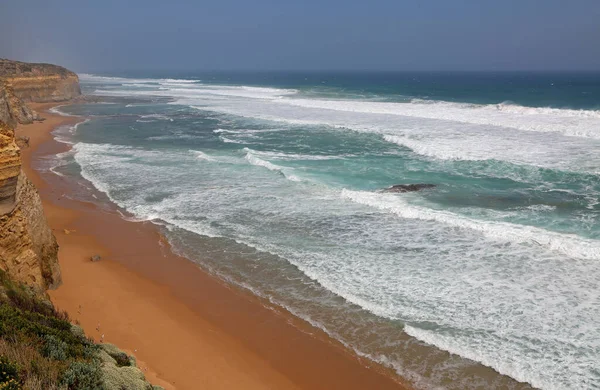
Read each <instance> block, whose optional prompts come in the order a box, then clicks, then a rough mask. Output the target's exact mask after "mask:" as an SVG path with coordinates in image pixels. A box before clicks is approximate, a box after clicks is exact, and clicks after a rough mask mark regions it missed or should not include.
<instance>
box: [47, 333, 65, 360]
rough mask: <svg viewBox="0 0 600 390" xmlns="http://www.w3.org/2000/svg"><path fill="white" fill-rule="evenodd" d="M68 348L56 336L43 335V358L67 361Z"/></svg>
mask: <svg viewBox="0 0 600 390" xmlns="http://www.w3.org/2000/svg"><path fill="white" fill-rule="evenodd" d="M68 348H69V346H68V345H67V343H65V342H64V341H62V340H60V339H58V338H57V337H56V336H53V335H50V334H47V335H44V347H43V348H42V353H43V355H44V356H46V357H48V358H50V359H54V360H65V359H67V349H68Z"/></svg>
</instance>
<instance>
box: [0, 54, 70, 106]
mask: <svg viewBox="0 0 600 390" xmlns="http://www.w3.org/2000/svg"><path fill="white" fill-rule="evenodd" d="M0 78H3V79H4V80H5V81H6V82H7V83H8V84H9V85H10V87H12V89H13V91H14V95H15V96H16V97H18V98H19V99H21V100H23V101H25V102H60V101H64V100H70V99H73V98H75V97H77V96H79V95H81V89H80V87H79V77H77V75H76V74H75V73H73V72H71V71H69V70H67V69H65V68H63V67H61V66H57V65H51V64H30V63H26V62H19V61H10V60H5V59H0Z"/></svg>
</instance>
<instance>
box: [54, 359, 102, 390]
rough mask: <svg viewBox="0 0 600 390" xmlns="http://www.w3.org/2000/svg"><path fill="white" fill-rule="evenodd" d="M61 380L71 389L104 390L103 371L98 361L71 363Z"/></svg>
mask: <svg viewBox="0 0 600 390" xmlns="http://www.w3.org/2000/svg"><path fill="white" fill-rule="evenodd" d="M61 382H62V383H63V384H64V385H66V386H67V387H68V388H69V389H70V390H104V385H103V382H102V371H101V370H100V367H99V366H98V364H96V363H85V362H73V363H71V365H70V366H69V368H68V369H67V370H66V371H65V373H64V374H63V377H62V381H61Z"/></svg>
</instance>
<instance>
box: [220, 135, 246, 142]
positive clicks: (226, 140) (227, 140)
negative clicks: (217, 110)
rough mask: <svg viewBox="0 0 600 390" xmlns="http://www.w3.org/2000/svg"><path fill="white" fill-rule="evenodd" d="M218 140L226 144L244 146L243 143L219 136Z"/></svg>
mask: <svg viewBox="0 0 600 390" xmlns="http://www.w3.org/2000/svg"><path fill="white" fill-rule="evenodd" d="M219 139H220V140H221V141H223V142H225V143H227V144H245V143H246V142H245V141H239V140H235V139H231V138H227V137H224V136H222V135H220V136H219Z"/></svg>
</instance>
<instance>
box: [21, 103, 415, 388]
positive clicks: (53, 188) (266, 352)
mask: <svg viewBox="0 0 600 390" xmlns="http://www.w3.org/2000/svg"><path fill="white" fill-rule="evenodd" d="M51 106H52V105H50V104H34V105H32V107H33V108H34V109H35V110H37V111H38V112H40V114H41V115H42V116H43V117H45V118H46V120H45V121H44V122H41V123H35V124H32V125H21V126H19V128H18V129H17V135H25V136H28V137H30V147H29V148H27V149H24V150H23V151H22V156H23V164H24V169H25V171H26V173H27V176H28V177H29V178H30V179H31V180H32V181H33V182H34V184H35V185H36V186H37V188H38V189H39V192H40V195H41V197H42V200H43V204H44V211H45V213H46V216H47V218H48V222H49V224H50V226H51V228H52V230H53V232H54V234H55V235H56V238H57V240H58V243H59V246H60V251H59V260H60V266H61V269H62V276H63V285H62V286H61V287H59V288H58V289H57V290H54V291H50V292H49V293H50V296H51V299H52V301H53V302H54V304H55V305H56V306H57V308H59V309H61V310H66V311H67V312H68V313H69V315H70V316H71V318H72V320H73V321H78V322H79V323H80V324H81V325H82V326H83V328H84V329H85V331H86V333H87V334H88V335H89V336H91V337H93V338H94V339H95V340H98V341H100V340H103V341H104V342H109V343H114V344H116V345H117V346H119V347H120V348H122V349H124V350H126V351H127V352H129V353H132V354H134V355H135V356H136V357H137V358H138V362H139V365H140V367H141V368H142V369H143V370H144V371H145V373H146V376H147V378H148V379H149V380H150V381H151V382H152V383H153V384H157V385H160V386H163V387H165V388H167V389H174V388H177V389H199V388H203V389H238V388H239V389H406V388H407V387H406V386H404V385H402V384H400V383H399V382H398V381H397V378H396V377H395V374H394V373H393V372H392V371H391V370H388V369H386V368H384V367H381V366H378V365H375V364H373V363H371V362H369V361H367V360H366V359H360V358H358V357H356V356H355V355H353V354H352V353H351V352H350V351H348V350H347V349H346V348H344V347H343V346H342V345H341V344H339V343H338V342H336V341H335V340H332V339H331V338H329V337H328V336H327V335H326V334H325V333H324V332H322V331H320V330H318V329H315V328H314V327H312V326H310V325H308V324H307V323H305V322H304V321H301V320H299V319H297V318H295V317H293V316H292V315H291V314H289V313H287V312H285V311H283V310H280V309H277V308H272V307H268V305H265V303H264V302H261V301H260V299H259V298H257V297H255V296H253V295H251V294H250V293H247V292H245V291H241V290H239V289H237V288H233V287H231V286H228V285H226V284H225V283H224V282H222V281H220V280H218V279H217V278H215V277H213V276H211V275H209V274H207V273H205V272H204V271H202V270H201V269H200V268H199V267H198V266H197V265H195V264H193V263H192V262H190V261H189V260H187V259H185V258H182V257H179V256H177V255H175V254H173V253H172V252H171V251H170V250H169V247H168V244H167V243H166V242H165V241H164V239H162V237H161V236H160V234H159V231H158V229H157V228H156V226H154V225H153V224H151V223H149V222H131V221H127V220H125V219H123V218H121V217H120V215H119V214H118V213H117V212H116V210H107V208H106V207H101V205H99V204H94V203H84V202H81V201H76V200H73V199H71V198H70V197H69V194H70V193H71V192H72V191H73V188H72V183H71V184H70V182H69V181H68V180H66V179H65V178H61V177H59V176H57V175H54V174H51V173H43V172H42V173H40V172H37V171H34V170H33V168H32V161H35V160H36V159H38V158H40V157H41V156H44V155H50V154H55V153H59V152H63V151H65V150H67V149H68V147H69V146H68V145H66V144H61V143H58V142H56V141H54V140H53V138H52V135H51V134H50V132H51V131H52V130H53V129H55V128H56V127H57V126H60V125H66V124H74V123H76V122H78V121H81V120H82V118H76V117H63V116H59V115H55V114H52V113H49V112H47V109H49V108H50V107H51ZM93 255H99V256H101V258H102V259H101V260H100V261H98V262H92V261H90V257H91V256H93Z"/></svg>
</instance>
